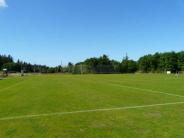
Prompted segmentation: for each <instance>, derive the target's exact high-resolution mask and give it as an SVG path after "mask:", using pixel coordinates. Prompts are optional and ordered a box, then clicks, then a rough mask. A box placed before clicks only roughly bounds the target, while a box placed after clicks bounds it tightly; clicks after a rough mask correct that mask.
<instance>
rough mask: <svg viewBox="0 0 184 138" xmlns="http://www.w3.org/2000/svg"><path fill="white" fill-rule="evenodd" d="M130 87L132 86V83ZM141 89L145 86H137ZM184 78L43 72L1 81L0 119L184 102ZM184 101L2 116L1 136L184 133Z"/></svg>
mask: <svg viewBox="0 0 184 138" xmlns="http://www.w3.org/2000/svg"><path fill="white" fill-rule="evenodd" d="M127 86H128V87H127ZM136 88H140V89H136ZM146 89H149V90H154V91H161V92H166V93H171V94H177V95H183V96H184V76H179V78H177V77H176V76H174V75H170V76H167V75H161V74H137V75H38V76H36V75H35V76H26V77H22V78H21V77H9V78H7V79H5V80H0V119H2V118H6V117H14V116H22V115H23V116H24V115H32V114H34V115H37V114H45V113H55V112H70V111H80V110H93V109H101V108H105V109H108V108H117V107H126V106H139V105H150V104H162V103H172V102H184V97H177V96H171V95H166V94H161V93H152V92H151V91H149V90H146ZM183 120H184V104H178V105H167V106H155V107H147V108H137V109H126V110H112V111H101V112H86V113H76V114H66V115H55V116H54V115H53V116H43V117H33V118H22V119H13V120H0V137H2V138H6V137H10V138H12V137H17V138H24V137H25V138H27V137H30V138H32V137H33V138H35V137H43V138H46V137H50V138H53V137H56V138H61V137H64V138H73V137H74V138H88V137H90V138H108V137H109V138H121V137H130V138H136V137H141V138H142V137H149V138H155V137H181V138H182V137H184V123H183Z"/></svg>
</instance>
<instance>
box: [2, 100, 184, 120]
mask: <svg viewBox="0 0 184 138" xmlns="http://www.w3.org/2000/svg"><path fill="white" fill-rule="evenodd" d="M179 104H184V102H174V103H162V104H150V105H138V106H125V107H117V108H104V109H91V110H80V111H71V112H57V113H45V114H35V115H21V116H12V117H2V118H0V121H5V120H17V119H29V118H36V117H49V116H62V115H69V114H78V113H90V112H105V111H115V110H127V109H138V108H148V107H156V106H168V105H179Z"/></svg>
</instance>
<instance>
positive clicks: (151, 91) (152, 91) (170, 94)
mask: <svg viewBox="0 0 184 138" xmlns="http://www.w3.org/2000/svg"><path fill="white" fill-rule="evenodd" d="M109 85H112V86H118V87H123V88H129V89H135V90H141V91H147V92H150V93H160V94H165V95H169V96H175V97H182V98H184V96H183V95H178V94H172V93H167V92H162V91H156V90H150V89H143V88H137V87H132V86H126V85H121V84H115V83H109Z"/></svg>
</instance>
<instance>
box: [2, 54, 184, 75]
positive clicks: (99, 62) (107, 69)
mask: <svg viewBox="0 0 184 138" xmlns="http://www.w3.org/2000/svg"><path fill="white" fill-rule="evenodd" d="M3 68H6V69H8V71H9V72H21V70H23V71H24V72H27V73H33V72H35V73H73V74H87V73H93V74H102V73H104V74H105V73H135V72H142V73H149V72H152V73H163V72H165V71H171V72H178V71H184V51H181V52H164V53H155V54H148V55H145V56H142V57H140V58H139V59H138V60H137V61H135V60H131V59H129V58H128V56H126V57H124V58H123V59H122V61H121V62H119V61H116V60H111V59H109V57H108V56H107V55H103V56H100V57H98V58H97V57H94V58H89V59H86V60H85V61H83V62H79V63H76V64H72V63H71V62H69V63H68V65H67V66H64V67H62V66H56V67H48V66H46V65H36V64H30V63H26V62H23V61H20V60H18V61H16V62H15V61H14V60H13V58H12V56H10V55H8V56H6V55H0V69H1V70H2V69H3Z"/></svg>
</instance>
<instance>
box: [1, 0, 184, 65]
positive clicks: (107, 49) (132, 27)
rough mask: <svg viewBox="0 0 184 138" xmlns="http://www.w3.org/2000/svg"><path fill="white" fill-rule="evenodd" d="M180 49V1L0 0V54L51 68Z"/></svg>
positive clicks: (183, 8) (183, 4)
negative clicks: (88, 59)
mask: <svg viewBox="0 0 184 138" xmlns="http://www.w3.org/2000/svg"><path fill="white" fill-rule="evenodd" d="M172 50H174V51H180V50H184V0H0V54H11V55H12V56H13V57H14V58H15V60H17V59H18V58H19V59H21V60H24V61H27V62H31V63H36V64H47V65H49V66H55V65H58V64H60V62H61V60H62V62H63V64H67V62H69V61H71V62H73V63H76V62H78V61H83V60H84V59H86V58H88V57H94V56H100V55H102V54H107V55H108V56H109V57H110V58H113V59H117V60H119V61H121V59H122V58H123V56H125V54H126V53H128V55H129V57H131V58H132V59H135V60H137V59H138V58H139V57H140V56H142V55H144V54H149V53H154V52H157V51H159V52H164V51H172Z"/></svg>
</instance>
